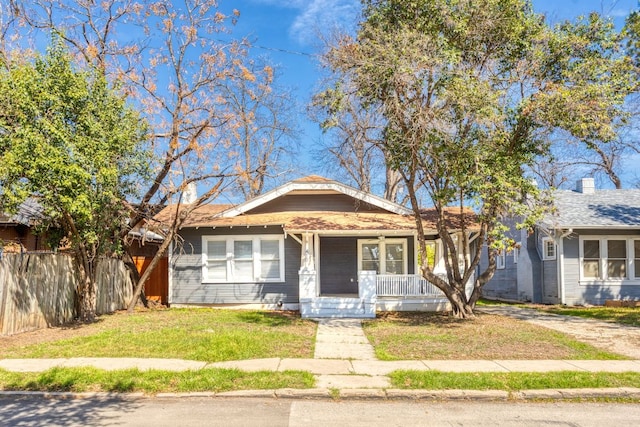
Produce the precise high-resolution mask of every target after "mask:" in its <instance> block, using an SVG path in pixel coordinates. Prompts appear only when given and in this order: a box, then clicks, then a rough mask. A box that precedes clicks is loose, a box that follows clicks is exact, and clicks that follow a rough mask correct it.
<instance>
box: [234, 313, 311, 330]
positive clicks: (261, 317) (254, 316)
mask: <svg viewBox="0 0 640 427" xmlns="http://www.w3.org/2000/svg"><path fill="white" fill-rule="evenodd" d="M238 318H239V319H240V320H242V321H243V322H247V323H254V324H259V325H265V326H271V327H276V326H290V325H293V324H295V323H297V322H299V321H301V320H302V319H301V317H300V313H298V312H297V311H285V310H283V311H242V312H239V313H238Z"/></svg>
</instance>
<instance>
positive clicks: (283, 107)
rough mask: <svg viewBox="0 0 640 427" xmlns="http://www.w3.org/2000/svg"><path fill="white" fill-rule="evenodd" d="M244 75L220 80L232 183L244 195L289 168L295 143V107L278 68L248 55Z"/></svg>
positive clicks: (255, 191) (248, 196) (260, 188)
mask: <svg viewBox="0 0 640 427" xmlns="http://www.w3.org/2000/svg"><path fill="white" fill-rule="evenodd" d="M243 67H244V68H243V74H242V75H238V76H231V77H230V78H228V79H226V80H225V81H224V82H222V85H221V93H222V95H223V96H224V98H225V99H226V107H227V108H228V109H229V112H230V117H229V122H228V123H227V124H226V125H225V128H226V129H228V130H229V135H230V144H231V146H232V148H231V150H233V151H234V152H235V158H236V162H235V166H234V169H235V173H236V174H237V175H238V179H237V180H236V182H235V186H236V187H237V188H238V189H239V190H240V192H241V193H242V195H243V197H244V199H245V200H247V199H251V198H254V197H256V196H258V195H259V194H262V193H263V192H264V190H265V187H266V186H268V185H269V181H273V182H277V181H278V180H279V179H281V178H282V177H283V176H285V175H286V173H287V172H288V171H289V170H290V169H291V167H290V162H289V161H288V160H289V158H291V156H292V154H293V152H294V151H296V148H297V142H298V141H297V140H296V135H298V134H299V132H297V129H296V128H297V126H296V120H295V110H296V104H295V101H294V99H293V97H292V95H291V93H290V92H289V91H288V90H286V89H285V88H283V87H281V86H278V85H277V82H276V81H277V78H278V72H277V69H274V68H273V67H272V66H271V65H269V64H267V63H266V61H265V60H264V58H259V59H257V60H254V59H250V60H248V61H246V62H245V64H244V66H243Z"/></svg>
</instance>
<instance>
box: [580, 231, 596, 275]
mask: <svg viewBox="0 0 640 427" xmlns="http://www.w3.org/2000/svg"><path fill="white" fill-rule="evenodd" d="M582 275H583V277H586V278H590V279H599V278H600V240H583V241H582Z"/></svg>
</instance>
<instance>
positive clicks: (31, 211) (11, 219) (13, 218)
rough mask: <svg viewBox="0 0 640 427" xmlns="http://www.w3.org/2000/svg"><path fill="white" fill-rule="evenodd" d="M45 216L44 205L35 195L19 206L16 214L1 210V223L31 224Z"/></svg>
mask: <svg viewBox="0 0 640 427" xmlns="http://www.w3.org/2000/svg"><path fill="white" fill-rule="evenodd" d="M42 218H43V214H42V205H40V203H38V200H37V199H36V198H35V197H30V198H28V199H27V200H25V201H24V202H22V203H21V204H20V206H18V211H17V212H16V213H15V214H11V213H7V212H0V223H3V224H16V225H17V224H22V225H27V226H31V225H34V223H35V222H36V221H38V220H40V219H42Z"/></svg>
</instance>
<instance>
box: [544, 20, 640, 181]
mask: <svg viewBox="0 0 640 427" xmlns="http://www.w3.org/2000/svg"><path fill="white" fill-rule="evenodd" d="M637 20H638V18H637V15H636V14H635V13H634V14H631V15H630V16H629V17H628V18H627V21H626V24H625V26H624V27H623V28H622V29H621V30H617V29H616V28H615V26H614V25H613V22H612V21H611V20H608V19H605V18H603V17H602V16H600V15H599V14H597V13H591V14H590V15H588V16H586V17H580V18H578V19H577V20H576V22H569V21H566V22H563V23H561V24H559V25H558V26H557V27H556V28H555V34H556V39H555V40H554V41H553V43H550V44H549V54H550V55H549V60H550V61H553V63H552V64H551V63H549V64H548V65H549V66H552V69H553V80H552V81H553V84H555V85H556V86H557V88H558V90H554V91H553V93H550V94H548V96H546V97H545V100H544V101H545V102H544V105H543V108H541V109H540V112H541V115H543V116H545V120H546V121H547V122H548V123H551V124H554V125H557V126H558V127H561V128H564V132H557V133H556V134H555V135H553V136H552V137H551V139H552V140H553V141H554V142H555V144H554V145H555V147H554V148H555V150H554V151H556V152H558V151H562V149H563V147H564V146H566V145H573V146H574V147H575V148H574V150H573V151H574V152H575V153H574V155H573V156H562V157H564V158H563V159H562V160H563V161H564V162H566V163H569V164H575V165H583V166H587V167H589V168H591V170H592V172H593V173H602V174H603V175H604V176H606V177H607V178H608V179H609V180H610V181H611V183H612V184H613V185H614V186H615V187H616V188H618V189H619V188H622V178H621V168H622V164H621V163H622V162H621V161H622V160H623V159H624V158H625V157H627V156H629V155H631V154H634V153H635V154H637V153H640V147H639V146H638V145H637V143H636V141H635V137H636V136H637V131H638V130H637V129H636V128H635V126H637V125H636V124H635V121H636V120H635V119H637V117H638V105H637V92H638V88H639V87H640V83H639V82H640V80H639V79H638V77H639V74H638V64H637V63H636V61H637V60H636V56H637V55H636V53H635V50H634V49H635V48H634V46H635V45H636V44H637V43H638V36H637V33H636V30H635V26H637V23H636V21H637ZM596 93H597V95H596V96H594V94H596ZM594 101H595V102H594ZM599 124H602V126H599Z"/></svg>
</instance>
